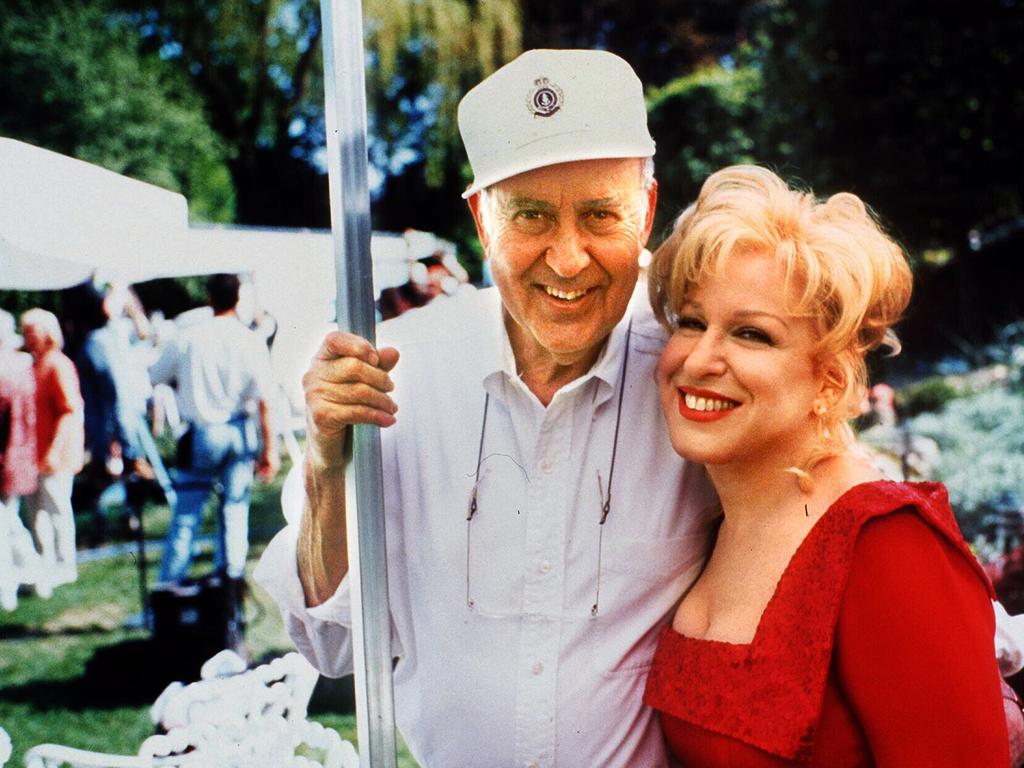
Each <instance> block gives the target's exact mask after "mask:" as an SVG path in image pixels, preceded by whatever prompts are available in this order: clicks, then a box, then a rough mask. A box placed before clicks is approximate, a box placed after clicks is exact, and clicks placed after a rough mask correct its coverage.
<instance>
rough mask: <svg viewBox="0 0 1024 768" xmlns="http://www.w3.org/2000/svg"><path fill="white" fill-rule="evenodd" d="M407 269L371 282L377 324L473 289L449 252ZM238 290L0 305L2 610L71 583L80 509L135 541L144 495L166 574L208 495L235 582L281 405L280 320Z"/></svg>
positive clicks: (170, 578)
mask: <svg viewBox="0 0 1024 768" xmlns="http://www.w3.org/2000/svg"><path fill="white" fill-rule="evenodd" d="M408 268H409V273H408V279H407V281H406V282H405V283H404V284H401V285H398V286H396V287H391V288H386V289H384V290H383V291H382V293H381V295H380V297H379V300H378V303H377V311H378V316H379V317H380V318H381V319H389V318H392V317H396V316H397V315H400V314H402V313H403V312H405V311H407V310H409V309H413V308H416V307H420V306H423V305H425V304H427V303H428V302H430V301H432V300H434V299H444V298H448V297H455V296H457V295H459V294H460V293H461V292H463V291H468V290H472V286H471V285H470V284H469V281H468V275H467V273H466V271H465V269H463V267H462V266H461V265H460V264H459V263H458V261H457V260H456V258H455V256H454V255H453V254H450V253H446V252H443V251H438V252H436V253H433V254H431V255H430V256H427V257H425V258H421V259H417V260H414V259H410V260H409V263H408ZM249 287H251V286H247V285H243V284H242V282H241V281H240V280H239V278H238V277H237V276H235V275H213V276H211V277H210V278H209V280H208V284H207V292H208V304H207V305H206V306H203V307H198V308H195V309H191V310H188V311H185V312H182V313H181V314H179V315H178V316H177V317H175V318H174V319H173V320H169V319H165V318H164V316H163V314H162V313H161V312H159V311H156V312H153V313H149V314H147V312H146V310H145V308H144V306H143V304H142V302H140V300H139V298H138V296H137V295H136V293H135V292H134V291H133V290H132V288H131V287H130V286H127V285H116V284H115V285H103V286H99V285H97V284H94V283H91V282H90V283H86V284H83V285H80V286H76V287H75V288H73V289H71V290H69V291H68V292H67V294H66V295H65V297H64V300H63V302H62V304H63V306H64V307H65V310H64V311H62V313H61V317H58V316H57V315H56V314H54V313H53V312H50V311H47V310H44V309H40V308H35V309H31V310H29V311H27V312H24V313H22V314H21V316H20V317H18V318H15V317H14V316H12V315H11V314H10V313H9V312H6V311H4V310H0V607H2V608H4V609H6V610H14V609H15V607H16V606H17V595H18V591H19V589H24V588H25V587H26V586H28V587H31V588H33V589H34V591H35V592H36V593H37V594H39V595H40V596H44V597H48V596H49V595H50V594H52V592H53V590H54V588H56V587H59V586H60V585H63V584H68V583H71V582H74V581H75V580H76V578H77V563H76V522H75V521H76V516H77V519H78V520H79V522H80V523H82V522H83V521H87V522H88V526H86V530H87V531H88V534H87V535H88V536H89V540H88V543H89V544H99V543H102V542H104V541H107V540H108V539H109V538H110V537H111V535H112V533H113V528H114V527H116V528H117V529H118V530H119V532H120V533H121V534H122V535H129V536H130V535H133V534H134V535H138V536H140V537H141V535H142V532H141V526H142V517H141V514H142V508H143V505H144V503H145V502H146V501H147V500H150V499H153V500H160V501H162V500H164V499H166V501H167V503H168V505H169V506H170V508H171V520H170V525H169V530H168V533H167V538H166V541H165V546H164V554H163V562H162V565H161V571H160V577H161V580H162V581H167V582H180V581H182V580H184V579H186V578H187V577H188V574H189V569H190V566H191V563H192V555H193V550H194V544H195V538H196V534H197V531H198V530H199V528H200V526H201V524H202V514H203V510H204V508H205V505H206V502H207V500H208V498H209V496H210V494H211V493H213V492H215V491H216V492H217V494H218V498H219V504H218V511H219V514H218V520H217V522H218V534H217V537H216V540H215V552H214V569H215V571H219V572H222V573H224V574H226V575H228V576H229V577H231V578H241V577H242V571H243V569H244V564H245V558H246V552H247V547H248V514H249V497H250V490H251V486H252V483H253V481H254V479H255V477H256V476H257V475H258V476H260V477H262V478H263V479H265V480H269V479H270V478H272V477H273V476H274V474H275V473H276V471H277V467H278V465H279V461H278V458H277V446H276V442H277V439H276V437H277V436H276V431H277V430H275V429H274V428H272V427H271V426H270V425H271V416H270V410H271V403H275V404H279V405H280V406H281V408H279V410H285V409H287V408H288V406H287V405H286V402H285V400H286V399H284V398H282V397H281V396H280V392H281V390H280V387H279V383H278V381H277V380H276V378H275V377H274V375H273V372H272V368H271V365H270V357H269V349H270V347H271V345H272V343H273V341H274V336H275V331H276V324H275V322H274V320H273V318H272V317H271V316H270V315H269V314H268V313H266V312H262V311H258V310H257V309H256V308H254V303H253V301H252V300H251V296H250V295H247V294H246V291H245V289H246V288H249ZM278 415H280V414H278ZM278 423H281V424H282V426H283V419H282V420H281V422H278ZM284 428H285V429H287V427H284ZM161 438H163V445H164V446H165V454H166V453H168V452H169V451H167V449H166V446H168V445H173V446H174V448H173V449H171V451H173V453H174V454H175V455H174V456H173V457H168V459H169V461H168V463H171V464H173V470H171V471H168V469H167V468H166V467H165V464H164V458H162V456H161V453H160V450H159V448H158V441H159V440H160V439H161Z"/></svg>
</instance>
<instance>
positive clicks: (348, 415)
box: [302, 331, 398, 468]
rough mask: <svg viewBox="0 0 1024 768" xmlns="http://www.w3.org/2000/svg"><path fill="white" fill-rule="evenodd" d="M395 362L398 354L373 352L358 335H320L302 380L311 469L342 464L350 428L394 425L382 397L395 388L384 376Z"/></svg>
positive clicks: (382, 350)
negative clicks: (368, 425)
mask: <svg viewBox="0 0 1024 768" xmlns="http://www.w3.org/2000/svg"><path fill="white" fill-rule="evenodd" d="M397 362H398V350H396V349H394V348H392V347H382V348H380V349H374V347H373V345H372V344H370V342H368V341H367V340H366V339H364V338H362V337H360V336H356V335H354V334H351V333H345V332H342V331H333V332H331V333H329V334H327V336H326V337H324V340H323V342H322V343H321V344H320V349H319V350H317V353H316V355H315V356H314V357H313V360H312V361H311V362H310V365H309V368H308V369H307V370H306V373H305V374H304V375H303V377H302V388H303V392H304V394H305V400H306V419H307V453H309V454H310V455H309V457H308V458H309V459H312V461H313V462H314V465H315V466H319V467H324V468H330V467H337V466H339V465H341V464H343V463H344V455H345V449H346V445H345V442H346V439H347V435H348V427H349V426H351V425H352V424H375V425H377V426H378V427H390V426H391V425H392V424H394V423H395V412H396V411H397V410H398V406H397V405H396V404H395V402H394V400H392V399H391V396H390V395H389V394H388V393H390V392H391V391H392V390H393V389H394V386H395V385H394V383H393V382H392V381H391V377H390V375H389V373H390V371H391V369H392V368H394V367H395V364H396V363H397Z"/></svg>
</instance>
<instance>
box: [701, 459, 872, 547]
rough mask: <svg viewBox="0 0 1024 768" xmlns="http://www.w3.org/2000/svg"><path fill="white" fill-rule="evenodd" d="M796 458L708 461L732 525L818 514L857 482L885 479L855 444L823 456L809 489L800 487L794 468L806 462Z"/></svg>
mask: <svg viewBox="0 0 1024 768" xmlns="http://www.w3.org/2000/svg"><path fill="white" fill-rule="evenodd" d="M787 458H789V459H792V460H779V459H772V458H769V459H767V460H765V461H762V462H758V463H752V462H744V463H738V462H737V463H730V464H722V465H718V466H709V467H708V468H707V469H708V475H709V476H710V478H711V482H712V483H713V484H714V486H715V490H716V491H717V492H718V498H719V500H720V501H721V504H722V513H723V515H724V517H725V520H726V521H728V524H729V527H730V528H732V529H733V530H744V529H750V530H756V529H757V528H760V527H762V526H764V525H766V524H774V523H775V522H777V521H778V520H779V519H787V520H791V519H792V518H794V517H801V518H804V519H805V520H804V521H805V522H813V521H815V520H817V518H818V517H820V516H821V515H822V514H824V513H825V511H826V510H827V509H828V507H829V506H830V505H831V503H832V502H833V501H834V500H835V499H836V498H838V497H839V496H840V495H842V494H843V493H844V492H845V491H847V490H849V489H850V488H852V487H853V486H854V485H857V484H859V483H863V482H869V481H872V480H880V479H882V475H881V473H880V472H879V471H878V469H877V468H876V467H875V466H874V465H873V464H872V463H871V462H870V460H869V459H867V458H866V457H865V456H862V455H861V454H860V453H859V452H856V451H853V450H847V451H843V452H842V453H840V454H838V455H836V456H832V457H829V458H827V459H824V460H823V461H821V462H819V463H818V464H817V465H815V466H814V467H813V468H812V469H811V470H810V473H809V474H810V479H811V484H810V490H808V491H803V490H801V487H800V484H798V482H797V477H798V475H797V474H796V473H794V472H792V471H787V470H790V469H791V468H793V467H798V466H801V465H802V463H803V462H802V461H797V460H796V457H787Z"/></svg>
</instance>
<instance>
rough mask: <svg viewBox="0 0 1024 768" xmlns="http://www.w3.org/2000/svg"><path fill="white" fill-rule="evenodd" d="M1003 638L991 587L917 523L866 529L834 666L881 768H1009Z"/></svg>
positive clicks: (898, 518)
mask: <svg viewBox="0 0 1024 768" xmlns="http://www.w3.org/2000/svg"><path fill="white" fill-rule="evenodd" d="M994 627H995V619H994V616H993V612H992V603H991V601H990V599H989V597H988V593H987V591H986V589H985V586H984V584H983V582H982V581H981V578H980V576H979V575H978V574H977V572H976V571H975V570H974V569H973V568H972V567H971V565H970V563H969V562H968V560H967V559H966V556H965V555H964V554H963V553H961V552H960V551H959V550H958V549H956V548H955V547H954V546H953V545H952V544H951V543H950V542H949V541H948V540H946V539H945V538H944V537H943V536H942V535H941V534H939V533H938V532H936V531H935V530H934V529H932V528H931V527H930V526H929V525H928V523H926V522H925V521H924V520H922V519H921V518H920V517H919V516H918V515H917V514H915V513H914V512H911V511H906V512H897V513H893V514H890V515H886V516H884V517H879V518H876V519H874V520H872V521H869V522H868V523H867V524H866V525H865V526H864V528H863V529H862V531H861V534H860V537H859V538H858V540H857V544H856V549H855V552H854V557H853V562H852V565H851V570H850V576H849V581H848V582H847V587H846V592H845V594H844V596H843V602H842V606H841V608H840V613H839V620H838V623H837V626H836V644H835V663H836V670H837V673H838V676H839V682H840V685H841V687H842V689H843V691H844V692H845V694H846V696H847V698H848V700H849V702H850V704H851V706H852V707H853V709H854V712H855V714H856V716H857V718H858V720H859V721H860V723H861V726H862V727H863V729H864V733H865V736H866V737H867V739H868V742H869V744H870V745H871V751H872V754H873V756H874V758H875V763H876V765H877V766H878V768H888V767H898V768H906V767H907V766H918V765H919V766H928V768H942V767H943V766H949V767H950V768H953V767H954V766H955V767H959V766H966V765H970V766H975V767H976V768H983V767H987V766H999V767H1000V768H1005V767H1006V766H1008V765H1009V745H1008V741H1007V735H1006V724H1005V720H1004V717H1003V705H1002V697H1001V694H1000V684H999V680H1000V678H999V671H998V667H997V664H996V659H995V650H994V645H993V642H994V641H993V636H994Z"/></svg>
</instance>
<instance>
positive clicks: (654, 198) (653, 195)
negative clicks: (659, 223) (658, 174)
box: [643, 179, 658, 245]
mask: <svg viewBox="0 0 1024 768" xmlns="http://www.w3.org/2000/svg"><path fill="white" fill-rule="evenodd" d="M657 206H658V180H657V179H651V188H650V189H648V190H647V215H646V216H645V217H644V233H643V243H644V245H647V240H648V239H649V238H650V236H651V230H652V229H653V228H654V210H655V208H657Z"/></svg>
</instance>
